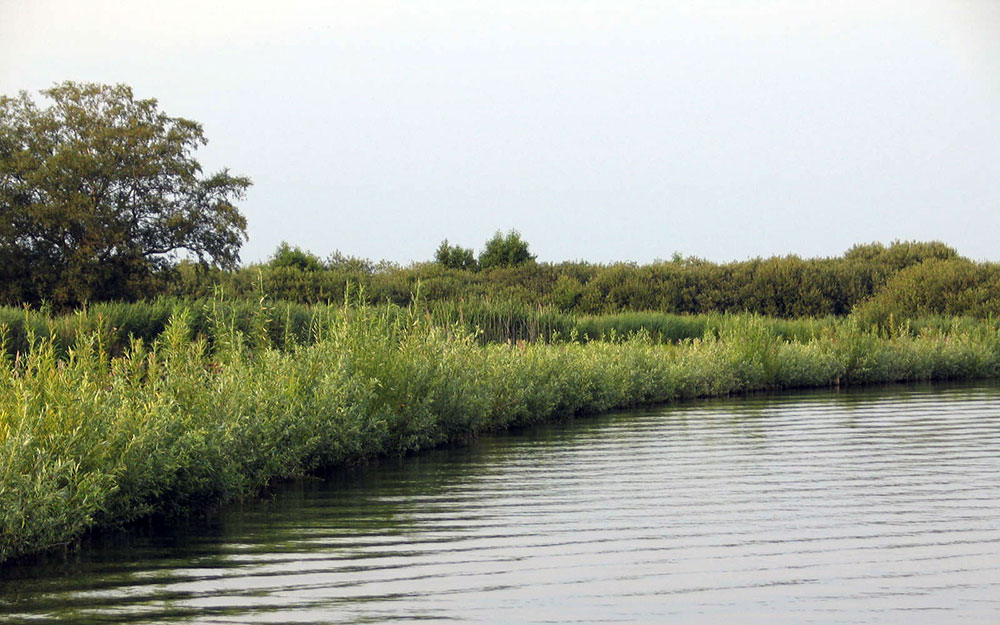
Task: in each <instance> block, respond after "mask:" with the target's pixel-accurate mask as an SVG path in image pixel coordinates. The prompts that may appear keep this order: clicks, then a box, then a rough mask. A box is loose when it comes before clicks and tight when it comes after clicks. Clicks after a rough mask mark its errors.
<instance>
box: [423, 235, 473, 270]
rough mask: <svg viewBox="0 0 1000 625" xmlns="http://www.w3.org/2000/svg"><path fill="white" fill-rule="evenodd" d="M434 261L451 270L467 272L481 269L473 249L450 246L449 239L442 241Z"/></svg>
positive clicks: (435, 253)
mask: <svg viewBox="0 0 1000 625" xmlns="http://www.w3.org/2000/svg"><path fill="white" fill-rule="evenodd" d="M434 260H435V261H437V262H438V263H439V264H441V265H444V266H445V267H447V268H449V269H464V270H466V271H475V270H477V269H479V264H478V263H477V262H476V256H475V254H473V252H472V248H465V247H461V246H459V245H450V244H449V243H448V239H445V240H444V241H441V245H439V246H438V248H437V251H436V252H434Z"/></svg>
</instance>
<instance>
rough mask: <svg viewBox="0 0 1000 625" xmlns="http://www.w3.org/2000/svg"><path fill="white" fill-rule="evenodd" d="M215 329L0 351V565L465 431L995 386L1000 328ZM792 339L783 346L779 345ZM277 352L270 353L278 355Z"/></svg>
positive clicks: (90, 336) (344, 315)
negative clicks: (516, 339) (873, 392)
mask: <svg viewBox="0 0 1000 625" xmlns="http://www.w3.org/2000/svg"><path fill="white" fill-rule="evenodd" d="M270 316H271V312H270V311H269V310H268V309H267V308H266V307H265V308H262V309H261V310H260V311H259V312H258V313H256V314H255V316H254V317H253V318H252V319H251V324H250V328H249V331H248V332H240V331H238V330H235V329H234V326H233V324H232V323H231V322H230V319H229V318H227V317H226V316H224V315H220V316H214V317H210V318H209V319H208V323H207V329H206V330H205V332H204V333H203V335H202V336H201V338H193V332H192V328H191V324H190V319H191V316H190V315H189V314H187V313H183V312H181V313H179V314H177V315H175V316H174V317H173V319H172V320H171V322H170V323H169V324H168V325H167V327H166V329H165V330H164V332H163V333H162V334H161V336H160V337H159V338H158V339H157V341H156V342H155V344H154V345H153V346H151V347H147V346H145V345H143V343H142V342H139V341H136V342H133V344H132V345H130V346H129V348H128V349H126V350H125V352H124V353H123V354H122V355H121V356H117V357H114V356H112V355H111V354H110V353H109V352H108V350H107V349H106V347H105V345H104V344H103V342H102V339H101V335H100V333H99V332H98V333H84V334H81V335H80V336H78V337H77V338H76V340H75V341H74V342H73V347H72V349H71V350H70V351H69V353H68V356H67V357H66V358H60V357H59V355H58V350H57V349H56V346H55V345H54V344H53V342H52V341H49V340H40V339H37V338H35V339H32V340H30V341H29V343H30V344H29V345H28V347H27V349H26V351H23V352H18V354H17V355H16V356H14V357H10V356H8V355H6V354H7V353H8V352H7V350H0V359H3V360H4V362H2V363H0V560H2V559H4V558H8V557H11V556H15V555H18V554H24V553H29V552H33V551H37V550H40V549H44V548H47V547H51V546H53V545H58V544H65V543H66V542H68V541H71V540H72V539H74V538H75V537H77V536H79V535H80V534H81V533H82V532H83V531H85V530H87V529H88V528H91V527H94V526H95V525H107V524H116V523H122V522H126V521H128V520H130V519H134V518H136V517H138V516H141V515H145V514H149V513H154V512H170V511H175V510H184V509H187V508H189V507H191V506H194V505H201V504H203V503H204V502H213V501H219V500H222V499H232V498H239V497H244V496H247V495H249V494H252V493H255V492H257V491H259V489H261V488H262V487H264V486H265V485H267V484H268V483H269V482H270V481H272V480H275V479H281V478H285V477H289V476H294V475H300V474H302V473H305V472H308V471H312V470H315V469H317V468H319V467H323V466H331V465H337V464H341V463H345V462H352V461H357V460H361V459H364V458H368V457H371V456H375V455H379V454H399V453H405V452H409V451H413V450H416V449H420V448H423V447H427V446H430V445H436V444H440V443H442V442H445V441H449V440H455V439H461V438H463V437H467V436H470V435H474V434H476V433H478V432H483V431H487V430H494V429H499V428H505V427H511V426H516V425H524V424H529V423H532V422H536V421H541V420H544V419H550V418H554V417H559V416H566V415H573V414H579V413H587V412H595V411H602V410H608V409H611V408H617V407H624V406H632V405H637V404H644V403H651V402H662V401H667V400H673V399H678V398H685V397H696V396H709V395H720V394H727V393H734V392H746V391H752V390H756V389H776V388H792V387H804V386H827V385H831V384H836V383H838V382H839V383H869V382H890V381H901V380H928V379H965V378H976V377H987V376H996V375H998V374H1000V333H998V332H997V331H996V329H995V328H993V327H991V326H989V325H988V324H983V323H974V322H969V321H967V322H963V323H960V324H954V325H953V326H951V327H949V328H947V329H938V328H928V329H926V330H924V331H921V332H919V333H918V334H916V335H914V334H913V333H912V332H902V333H896V334H893V335H886V334H881V335H880V334H877V333H873V332H870V331H867V330H865V329H863V328H861V327H860V326H858V324H857V323H855V322H853V321H851V320H848V321H835V322H830V323H829V324H826V325H824V324H820V325H819V326H817V327H815V328H812V329H811V330H808V331H806V330H803V329H801V328H800V330H802V335H801V337H793V338H791V339H790V340H786V339H785V338H782V337H781V336H780V335H779V333H778V331H777V329H776V327H775V326H773V325H772V324H771V323H770V322H768V321H766V320H764V319H761V318H760V317H753V316H751V317H731V318H726V319H724V320H723V321H724V322H723V323H721V324H720V325H719V326H718V327H715V328H713V329H712V330H711V331H706V332H705V335H704V338H702V339H694V340H690V339H689V340H685V341H682V342H680V343H678V344H670V345H664V344H659V343H657V342H654V341H651V340H649V339H648V337H646V336H645V335H644V334H642V333H640V334H638V335H635V336H632V337H631V338H628V339H622V340H611V341H599V342H590V343H579V342H568V343H555V344H546V343H542V342H538V343H524V342H521V343H514V344H495V343H494V344H487V345H480V344H478V343H477V342H475V341H474V340H472V337H471V336H469V335H468V334H467V333H466V332H464V331H463V330H462V329H461V328H460V327H440V326H438V325H436V324H434V323H430V320H429V319H428V318H427V316H426V315H425V314H423V313H422V312H421V311H419V310H417V309H410V310H400V309H395V308H392V307H379V308H374V309H373V308H364V307H362V308H340V309H335V308H328V309H325V311H324V315H322V316H315V317H313V318H312V320H311V322H310V328H311V330H310V332H311V340H310V342H309V343H308V344H302V345H299V344H295V343H293V342H292V341H290V340H289V341H288V343H287V344H285V345H281V346H275V345H272V342H271V339H270V337H269V334H268V332H267V330H266V327H267V323H268V320H269V318H270ZM793 334H794V333H793ZM279 347H280V348H279Z"/></svg>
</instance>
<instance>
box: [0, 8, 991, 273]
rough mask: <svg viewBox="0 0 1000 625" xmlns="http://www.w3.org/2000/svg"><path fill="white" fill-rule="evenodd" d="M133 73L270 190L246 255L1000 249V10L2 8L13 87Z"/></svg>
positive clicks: (136, 85)
mask: <svg viewBox="0 0 1000 625" xmlns="http://www.w3.org/2000/svg"><path fill="white" fill-rule="evenodd" d="M63 80H76V81H95V82H104V83H118V82H123V83H127V84H129V85H131V86H132V87H133V89H134V91H135V93H136V95H137V96H138V97H143V98H145V97H155V98H157V99H158V100H159V102H160V108H161V110H163V111H164V112H166V113H167V114H169V115H172V116H179V117H187V118H190V119H194V120H197V121H199V122H201V123H202V124H204V127H205V133H206V136H207V137H208V139H209V141H210V143H209V145H208V146H207V147H206V148H204V149H202V150H201V151H200V152H199V153H198V156H199V159H200V160H201V162H202V164H203V165H204V166H205V168H206V170H216V169H219V168H222V167H228V168H230V170H231V171H233V172H234V173H238V174H244V175H248V176H250V177H251V178H252V179H253V181H254V187H253V188H252V189H251V191H250V193H249V195H248V197H247V200H246V201H245V202H244V203H243V204H242V205H241V206H242V209H243V212H244V214H245V215H246V216H247V219H248V220H249V235H250V241H249V243H247V245H246V246H245V247H244V249H243V255H242V256H243V259H244V261H247V262H249V261H256V260H261V259H264V258H266V257H267V256H268V255H269V254H270V253H271V252H272V251H273V250H274V248H275V247H276V246H277V245H278V243H279V242H280V241H281V240H287V241H288V242H290V243H292V244H296V245H300V246H302V247H305V248H308V249H310V250H312V251H313V252H315V253H317V254H319V255H320V256H326V255H327V254H329V253H330V252H332V251H333V250H335V249H336V250H340V251H341V252H343V253H345V254H350V255H356V256H363V257H369V258H373V259H381V258H385V259H389V260H395V261H400V262H408V261H411V260H426V259H430V258H431V256H432V255H433V252H434V249H435V248H436V247H437V245H438V244H439V243H440V241H441V240H442V239H444V238H446V237H447V238H448V239H449V240H450V241H451V242H453V243H458V244H461V245H463V246H466V247H473V248H476V249H477V250H478V249H480V248H481V247H482V244H483V242H484V241H485V240H486V239H487V238H488V237H489V236H490V235H491V234H492V233H493V232H494V231H496V230H498V229H500V230H507V229H510V228H516V229H518V230H520V231H521V233H522V235H523V236H524V238H525V239H526V240H527V241H528V242H529V243H530V244H531V249H532V251H533V252H535V253H536V254H538V257H539V259H540V260H546V261H559V260H571V259H573V260H575V259H584V260H590V261H597V262H609V261H615V260H627V261H637V262H649V261H652V260H653V259H656V258H669V257H670V256H671V254H672V253H673V252H675V251H679V252H681V253H682V254H684V255H685V256H687V255H695V256H700V257H704V258H709V259H712V260H718V261H722V260H741V259H746V258H749V257H754V256H771V255H775V254H777V255H784V254H790V253H794V254H799V255H801V256H806V257H812V256H831V255H839V254H840V253H842V252H843V251H844V250H846V249H847V248H849V247H850V246H851V245H853V244H855V243H861V242H870V241H883V242H890V241H892V240H894V239H904V240H906V239H919V240H932V239H934V240H941V241H944V242H946V243H948V244H950V245H952V246H954V247H956V248H957V249H958V250H959V252H960V253H962V254H964V255H966V256H969V257H972V258H975V259H992V260H1000V1H997V0H935V1H931V0H899V1H896V0H887V1H879V0H858V1H855V0H836V1H810V0H758V1H750V0H688V1H683V2H682V1H671V0H659V1H656V2H641V1H637V0H561V1H555V0H530V1H523V0H471V1H470V0H441V1H429V0H428V1H420V0H411V1H408V2H386V1H383V0H356V1H338V0H331V1H321V0H283V1H281V2H276V1H273V0H267V1H257V0H232V1H230V0H225V1H219V2H212V1H211V0H200V1H189V0H170V1H169V2H168V1H163V0H157V1H155V2H154V1H145V0H103V1H102V0H87V1H86V2H83V1H80V0H0V93H2V94H7V95H12V94H14V93H16V92H17V91H19V90H21V89H27V90H31V91H35V90H37V89H42V88H46V87H49V86H51V85H52V84H53V83H55V82H59V81H63Z"/></svg>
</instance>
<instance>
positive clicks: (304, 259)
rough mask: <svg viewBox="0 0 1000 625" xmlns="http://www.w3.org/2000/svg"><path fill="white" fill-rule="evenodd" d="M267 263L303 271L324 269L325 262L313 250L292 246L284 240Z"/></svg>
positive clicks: (272, 265)
mask: <svg viewBox="0 0 1000 625" xmlns="http://www.w3.org/2000/svg"><path fill="white" fill-rule="evenodd" d="M267 264H268V265H270V266H271V267H295V268H297V269H301V270H302V271H319V270H320V269H323V262H322V261H320V259H319V256H316V255H315V254H313V253H312V252H309V251H306V250H303V249H302V248H300V247H299V246H298V245H296V246H294V247H293V246H291V245H289V244H288V242H287V241H282V242H281V244H280V245H278V248H277V249H276V250H274V254H272V255H271V258H269V259H268V261H267Z"/></svg>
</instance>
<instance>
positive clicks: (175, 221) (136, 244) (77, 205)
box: [0, 82, 250, 306]
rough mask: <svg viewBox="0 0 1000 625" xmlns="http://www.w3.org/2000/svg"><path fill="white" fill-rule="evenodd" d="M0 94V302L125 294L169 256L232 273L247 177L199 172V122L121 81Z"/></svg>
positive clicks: (147, 284) (149, 278)
mask: <svg viewBox="0 0 1000 625" xmlns="http://www.w3.org/2000/svg"><path fill="white" fill-rule="evenodd" d="M41 93H42V95H43V96H44V97H45V98H46V99H48V100H49V101H50V102H51V104H50V106H48V107H44V108H43V107H40V106H39V105H38V104H36V103H35V101H34V100H33V99H32V98H31V97H30V96H29V95H28V94H27V93H26V92H21V93H20V95H18V96H16V97H0V300H2V301H5V302H7V303H11V304H19V303H21V302H31V303H37V302H39V301H41V300H43V299H44V300H48V301H51V302H53V303H55V304H56V305H59V306H74V305H77V304H79V303H81V302H85V301H103V300H108V299H121V298H124V299H134V298H137V297H139V296H141V295H142V294H144V293H148V292H150V290H152V289H155V288H161V287H160V286H159V285H158V284H157V283H156V280H155V279H154V278H155V277H156V273H157V272H158V271H160V270H163V269H164V268H166V267H169V266H170V264H171V262H172V258H171V255H172V254H173V253H174V252H177V251H180V250H186V251H187V252H189V253H191V254H193V255H195V256H197V258H198V259H199V260H200V261H204V262H208V261H210V262H212V263H215V264H217V265H219V266H222V267H228V268H232V267H235V266H236V263H237V262H238V260H239V248H240V246H241V244H242V243H243V241H244V239H245V229H246V220H245V219H244V218H243V216H242V215H241V214H240V212H239V211H238V210H237V208H236V206H235V205H234V202H235V201H236V200H238V199H240V198H242V196H243V193H244V191H245V190H246V189H247V187H249V186H250V180H249V179H248V178H244V177H239V176H233V175H230V174H229V173H228V172H227V171H221V172H218V173H215V174H211V175H208V176H202V173H201V166H200V165H199V163H198V161H197V160H195V159H194V157H193V152H194V151H195V150H196V149H197V148H198V147H200V146H201V145H204V144H205V143H206V140H205V137H204V134H203V133H202V128H201V125H199V124H198V123H196V122H193V121H190V120H187V119H182V118H179V117H169V116H167V115H166V114H164V113H162V112H160V111H159V110H158V108H157V103H156V100H137V99H135V98H134V97H133V95H132V90H131V89H130V88H129V87H127V86H125V85H116V86H109V85H100V84H91V83H73V82H65V83H62V84H59V85H57V86H55V87H53V88H51V89H47V90H44V91H42V92H41Z"/></svg>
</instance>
